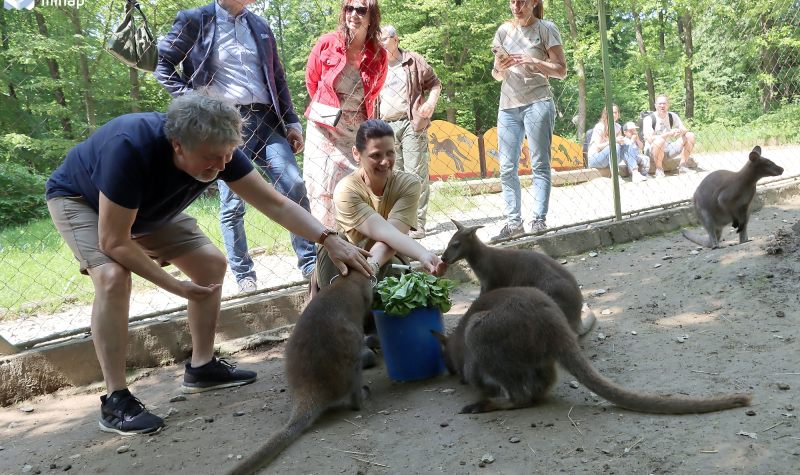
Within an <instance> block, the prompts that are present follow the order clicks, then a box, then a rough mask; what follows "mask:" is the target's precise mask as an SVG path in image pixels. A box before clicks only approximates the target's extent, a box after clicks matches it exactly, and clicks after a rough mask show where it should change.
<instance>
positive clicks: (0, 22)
mask: <svg viewBox="0 0 800 475" xmlns="http://www.w3.org/2000/svg"><path fill="white" fill-rule="evenodd" d="M4 10H5V9H3V10H0V40H1V41H2V48H3V51H8V26H7V25H6V17H5V13H4ZM8 96H9V97H11V98H13V99H16V98H17V91H16V90H14V83H13V82H11V81H8Z"/></svg>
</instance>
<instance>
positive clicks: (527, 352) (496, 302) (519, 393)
mask: <svg viewBox="0 0 800 475" xmlns="http://www.w3.org/2000/svg"><path fill="white" fill-rule="evenodd" d="M435 335H436V337H437V338H439V340H440V341H441V342H442V344H443V346H444V352H445V362H446V364H447V368H448V370H449V371H450V372H451V373H453V374H459V375H460V376H461V378H462V380H463V381H465V382H466V383H468V384H471V385H473V386H475V387H477V388H478V389H479V390H480V391H481V392H482V394H483V398H482V399H481V400H480V401H478V402H476V403H474V404H470V405H468V406H465V407H464V408H463V409H462V410H461V412H462V413H470V414H475V413H480V412H488V411H494V410H501V409H516V408H522V407H529V406H533V405H535V404H537V403H538V402H539V401H541V400H542V399H543V398H544V396H545V395H546V394H547V391H548V390H549V389H550V388H551V387H552V386H553V384H554V383H555V382H556V379H557V377H556V363H559V364H561V365H562V366H563V367H564V368H565V369H566V370H567V371H569V372H570V373H572V374H573V375H574V376H575V377H576V378H577V379H578V381H580V382H581V383H583V384H584V385H585V386H586V387H587V388H588V389H589V390H591V391H593V392H594V393H596V394H598V395H600V396H602V397H603V398H605V399H607V400H609V401H611V402H612V403H614V404H616V405H617V406H620V407H624V408H626V409H631V410H634V411H639V412H648V413H660V414H691V413H701V412H711V411H720V410H723V409H730V408H734V407H741V406H747V405H748V404H749V403H750V399H751V396H750V395H748V394H734V395H729V396H719V397H712V398H689V397H673V396H659V395H653V394H642V393H638V392H634V391H629V390H627V389H624V388H622V387H620V386H618V385H616V384H615V383H613V382H612V381H610V380H608V379H606V378H605V377H603V376H602V375H600V373H598V372H597V371H596V370H595V369H594V368H593V367H592V364H591V362H590V361H589V360H588V359H587V358H586V357H585V356H583V353H582V352H581V348H580V346H579V345H578V338H577V336H576V335H575V333H574V332H572V331H571V330H570V328H569V326H567V324H566V319H565V318H564V315H563V312H562V311H561V309H560V308H559V306H558V305H557V304H556V303H555V302H554V301H553V299H551V298H550V297H548V296H547V295H545V294H544V293H543V292H542V291H541V290H539V289H536V288H533V287H508V288H502V289H496V290H492V291H490V292H487V293H485V294H482V295H481V296H479V297H478V298H477V299H476V300H475V301H474V302H473V303H472V305H471V306H470V308H469V309H468V310H467V313H466V314H465V315H464V317H462V319H461V321H460V322H459V323H458V326H457V327H456V329H455V331H454V332H453V333H452V334H451V335H450V336H449V337H444V336H442V335H441V334H435Z"/></svg>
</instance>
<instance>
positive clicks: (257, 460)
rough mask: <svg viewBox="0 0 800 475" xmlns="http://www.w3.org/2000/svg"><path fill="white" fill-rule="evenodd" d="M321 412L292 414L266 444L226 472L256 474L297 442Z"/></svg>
mask: <svg viewBox="0 0 800 475" xmlns="http://www.w3.org/2000/svg"><path fill="white" fill-rule="evenodd" d="M320 414H321V411H318V410H312V411H307V412H304V413H302V414H295V413H294V412H293V413H292V418H291V419H289V422H287V423H286V425H285V426H284V427H283V428H282V429H281V430H279V431H278V432H276V433H274V434H272V436H271V437H270V438H269V439H268V440H267V442H266V443H265V444H264V445H263V446H262V447H261V448H260V449H258V450H257V451H256V453H254V454H252V455H250V456H249V457H247V458H246V459H244V460H242V461H241V462H239V463H238V464H237V465H236V466H235V467H233V469H232V470H231V471H230V472H228V475H251V474H254V473H256V472H258V470H259V469H261V468H263V467H265V466H267V465H269V464H270V463H271V462H272V461H273V460H274V459H275V457H277V456H278V455H279V454H280V453H281V452H283V450H284V449H286V447H288V446H289V445H291V443H292V442H294V441H295V440H297V438H298V437H300V435H301V434H302V433H303V432H304V431H305V430H306V429H308V428H309V427H311V425H312V424H314V421H316V420H317V418H318V417H319V416H320Z"/></svg>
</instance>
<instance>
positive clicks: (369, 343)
mask: <svg viewBox="0 0 800 475" xmlns="http://www.w3.org/2000/svg"><path fill="white" fill-rule="evenodd" d="M364 345H366V347H367V348H369V349H370V350H377V349H379V348H380V347H381V342H380V340H379V339H378V335H373V334H370V335H364Z"/></svg>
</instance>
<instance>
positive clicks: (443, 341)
mask: <svg viewBox="0 0 800 475" xmlns="http://www.w3.org/2000/svg"><path fill="white" fill-rule="evenodd" d="M431 334H432V335H433V336H434V337H436V339H437V340H439V343H441V344H442V346H443V347H444V346H447V337H446V336H444V335H442V334H441V333H439V332H437V331H436V330H431Z"/></svg>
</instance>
